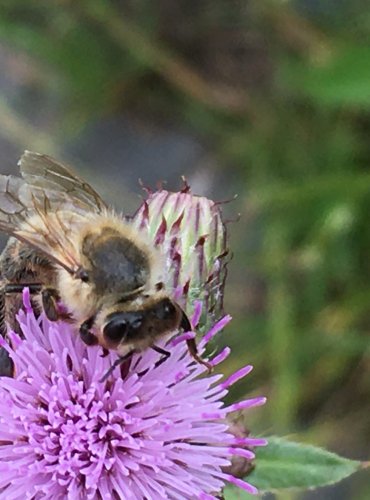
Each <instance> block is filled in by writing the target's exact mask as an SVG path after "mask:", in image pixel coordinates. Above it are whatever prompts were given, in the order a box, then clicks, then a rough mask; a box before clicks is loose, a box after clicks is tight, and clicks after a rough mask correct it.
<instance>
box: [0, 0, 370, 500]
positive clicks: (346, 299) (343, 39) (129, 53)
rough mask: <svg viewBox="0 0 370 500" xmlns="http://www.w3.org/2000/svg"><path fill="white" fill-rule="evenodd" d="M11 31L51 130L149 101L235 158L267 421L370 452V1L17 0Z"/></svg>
mask: <svg viewBox="0 0 370 500" xmlns="http://www.w3.org/2000/svg"><path fill="white" fill-rule="evenodd" d="M367 7H368V6H367ZM0 40H1V41H2V43H3V44H4V46H6V47H7V48H9V50H12V51H14V53H22V54H25V55H26V56H27V57H29V58H30V60H31V61H32V63H29V64H27V69H26V70H25V71H24V73H23V78H24V79H25V80H26V81H27V82H28V84H29V85H31V86H35V87H37V88H39V89H42V91H43V92H44V93H45V95H53V96H54V100H55V101H56V102H57V104H56V107H57V108H58V110H59V114H60V120H58V123H57V124H54V125H53V126H51V127H50V129H49V131H48V133H49V138H50V147H52V145H55V144H56V145H58V142H59V143H60V142H61V141H62V138H65V137H76V136H77V134H78V133H79V132H80V131H81V130H83V129H84V128H85V127H86V126H87V125H88V124H89V123H91V121H93V120H94V119H96V118H97V117H99V116H104V115H109V114H119V113H121V112H130V113H137V114H140V115H141V116H150V117H155V119H158V120H160V121H161V122H164V123H168V124H169V126H172V124H173V123H174V122H175V123H177V124H179V125H180V124H181V125H182V126H185V127H186V128H187V129H188V130H190V131H191V132H192V133H193V134H194V135H196V136H197V137H199V138H200V139H201V140H202V141H203V143H204V144H206V145H207V146H208V148H209V150H210V151H212V153H213V155H214V156H216V157H217V159H218V164H219V168H220V171H221V173H222V172H226V175H228V173H232V174H233V175H232V178H233V179H234V183H235V185H234V186H233V187H232V189H233V190H234V191H238V192H239V194H240V197H239V200H240V207H239V208H240V211H241V213H242V220H241V222H239V224H238V225H235V226H233V227H232V229H231V233H232V239H233V241H232V247H233V249H234V254H235V257H234V260H233V262H232V265H231V269H230V282H231V283H232V286H231V285H230V286H229V289H228V291H227V300H228V304H229V310H230V311H231V312H232V313H233V315H234V317H235V321H234V323H233V326H232V327H231V328H230V332H229V336H228V337H227V339H225V342H227V343H229V344H230V343H231V345H232V347H234V348H237V349H238V352H240V355H239V356H240V357H243V358H244V357H245V359H248V360H249V361H251V360H252V361H253V363H254V364H255V366H256V370H255V372H256V373H255V375H254V381H253V383H254V385H257V384H258V383H259V384H260V387H259V389H258V392H259V393H261V392H262V393H265V394H266V393H267V394H268V396H269V403H268V405H267V406H266V408H265V410H264V411H265V414H264V419H263V421H262V420H261V419H260V418H259V421H258V423H257V424H256V425H257V426H258V425H259V426H260V430H261V431H263V430H264V429H267V428H268V429H269V431H271V430H272V432H274V433H286V432H293V431H296V432H300V433H301V434H302V433H306V438H307V440H309V439H310V440H311V441H312V442H315V443H316V444H320V445H325V446H329V447H331V448H333V449H335V450H336V451H338V452H341V453H342V454H346V455H347V456H349V457H350V458H356V459H360V458H364V459H366V458H367V459H368V458H369V454H370V453H369V452H370V447H369V444H368V443H369V442H370V422H369V418H368V415H369V411H370V398H369V392H370V382H369V380H370V377H369V372H370V352H369V339H368V333H369V328H370V260H369V249H370V230H369V227H368V224H369V223H368V214H369V210H370V171H369V156H370V147H369V144H370V142H369V139H368V137H369V133H370V65H369V59H370V49H369V47H370V45H369V41H370V13H369V9H368V8H366V2H362V1H360V0H354V1H352V2H344V1H337V0H330V1H327V2H318V1H314V0H296V1H293V0H291V1H284V2H283V1H278V0H266V1H261V0H244V1H237V0H233V1H227V2H226V1H222V0H213V1H211V0H178V1H176V2H173V1H171V0H160V1H158V2H152V1H150V0H127V1H119V0H110V1H106V0H90V1H87V0H75V1H69V0H60V1H52V0H47V1H46V0H44V1H38V2H29V1H26V0H11V1H10V0H8V1H6V0H0ZM0 105H1V107H4V106H8V103H6V102H5V101H4V100H3V101H0ZM4 110H5V111H4V113H2V114H3V117H5V118H4V120H5V122H4V120H3V124H2V125H0V131H1V133H2V134H3V135H4V134H5V135H6V134H7V133H8V132H7V131H8V130H9V127H8V125H9V126H12V123H13V122H11V119H10V118H7V112H8V108H6V109H5V108H4ZM15 111H16V112H17V113H19V114H22V110H21V109H15ZM28 118H29V117H27V116H26V117H25V119H26V122H27V120H28ZM9 122H11V123H10V124H9ZM27 123H29V122H27ZM23 125H24V124H23ZM23 125H22V123H20V124H19V126H18V128H17V126H14V127H15V128H14V127H13V128H11V130H12V131H13V132H12V133H13V134H15V138H14V141H15V142H17V140H18V143H22V142H23V141H24V135H25V134H26V135H28V132H27V127H26V129H24V127H23ZM22 127H23V128H22ZM17 130H18V132H19V134H18V135H19V137H18V139H17V137H16V135H17ZM34 132H35V133H36V136H35V137H34V136H32V134H30V135H29V137H31V139H30V140H31V142H32V137H34V142H35V143H37V140H39V139H40V140H41V143H42V141H44V140H45V137H44V136H43V135H42V137H41V138H40V137H39V136H38V135H37V130H35V131H34ZM40 133H41V132H40ZM30 146H32V145H30ZM53 147H54V146H53ZM230 178H231V176H230ZM230 182H231V181H230ZM237 208H238V207H237ZM244 271H245V272H244ZM231 364H235V366H236V365H239V364H240V359H239V358H237V357H236V356H234V358H233V359H232V361H231ZM229 369H230V370H232V369H233V367H232V366H231V365H230V367H229ZM235 391H237V389H235ZM233 396H234V397H239V396H241V394H240V393H238V392H235V393H234V394H233ZM261 411H263V410H261V409H259V410H258V415H260V414H261ZM348 428H349V429H350V432H348ZM307 429H309V430H307ZM360 487H361V488H362V489H361V491H360ZM366 492H367V493H366ZM360 494H361V495H364V498H365V497H366V495H367V494H370V487H369V484H362V485H361V486H359V487H358V490H353V491H351V495H353V496H351V498H355V497H358V498H359V497H360V496H359V495H360ZM356 495H357V496H356Z"/></svg>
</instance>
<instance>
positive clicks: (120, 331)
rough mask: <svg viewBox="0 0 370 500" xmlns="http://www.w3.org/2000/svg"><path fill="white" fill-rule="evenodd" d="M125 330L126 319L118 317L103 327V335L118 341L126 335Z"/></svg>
mask: <svg viewBox="0 0 370 500" xmlns="http://www.w3.org/2000/svg"><path fill="white" fill-rule="evenodd" d="M127 330H128V324H127V321H126V320H125V319H123V318H119V317H118V318H115V319H113V320H112V321H110V322H109V323H108V324H107V325H106V326H105V327H104V336H105V337H106V338H108V339H109V340H113V341H120V340H122V339H123V338H124V337H125V336H126V335H127Z"/></svg>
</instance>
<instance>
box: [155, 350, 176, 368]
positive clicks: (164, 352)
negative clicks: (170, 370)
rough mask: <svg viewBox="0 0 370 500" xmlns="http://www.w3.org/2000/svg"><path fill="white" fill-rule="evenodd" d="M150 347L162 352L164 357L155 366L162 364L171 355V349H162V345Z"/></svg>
mask: <svg viewBox="0 0 370 500" xmlns="http://www.w3.org/2000/svg"><path fill="white" fill-rule="evenodd" d="M150 347H151V349H153V351H155V352H158V353H159V354H162V357H161V358H160V359H159V360H158V361H157V362H156V363H155V365H154V367H155V368H157V366H160V365H161V364H162V363H164V362H165V361H166V360H167V359H168V358H169V357H170V356H171V353H170V352H169V351H166V350H165V349H162V347H158V346H156V345H152V346H150Z"/></svg>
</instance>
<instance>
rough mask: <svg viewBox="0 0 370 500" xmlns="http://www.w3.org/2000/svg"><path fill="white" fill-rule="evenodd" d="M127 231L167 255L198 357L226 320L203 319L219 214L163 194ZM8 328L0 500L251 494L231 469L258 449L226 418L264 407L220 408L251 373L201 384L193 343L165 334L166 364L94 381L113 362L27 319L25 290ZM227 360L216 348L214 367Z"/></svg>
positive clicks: (56, 328)
mask: <svg viewBox="0 0 370 500" xmlns="http://www.w3.org/2000/svg"><path fill="white" fill-rule="evenodd" d="M185 221H186V223H185ZM133 223H134V224H135V225H136V226H137V227H138V228H139V229H140V230H142V231H147V233H148V234H149V235H150V236H151V237H152V238H153V242H154V244H155V245H157V246H159V247H160V250H161V252H162V254H163V255H164V256H165V258H166V266H167V274H168V277H169V278H168V283H167V285H168V286H171V283H172V289H173V293H174V294H175V295H176V297H175V298H176V300H181V298H182V299H183V300H184V302H185V305H186V306H187V307H188V311H192V317H191V323H192V325H193V326H194V327H195V328H196V329H197V330H199V326H201V325H202V327H203V330H204V331H205V334H204V335H203V337H202V339H201V340H200V342H199V344H198V347H199V352H200V354H202V353H204V351H205V349H206V345H207V343H208V342H209V341H210V340H211V339H212V338H213V337H214V336H215V335H216V334H217V333H218V332H220V331H221V330H222V329H223V328H224V327H225V326H226V325H227V323H228V322H229V321H230V317H229V316H223V317H221V318H220V319H218V320H217V321H211V320H210V318H211V317H212V316H213V314H215V313H216V312H217V313H218V314H219V313H220V311H221V306H220V303H221V302H222V296H223V285H224V272H225V262H224V255H225V254H226V244H225V232H224V226H223V224H222V220H221V217H220V213H219V211H218V208H217V206H216V205H215V204H213V203H212V202H209V201H208V200H206V199H204V198H194V197H192V196H191V195H190V194H189V193H188V192H183V193H179V194H177V195H172V194H170V193H166V192H164V191H161V192H159V193H156V194H155V193H154V194H152V195H150V196H149V198H148V199H147V200H146V201H145V202H144V204H143V205H142V207H141V208H140V209H139V211H138V212H137V214H136V216H135V217H134V219H133ZM215 231H216V233H217V235H216V236H215ZM194 298H197V300H194ZM202 311H203V314H202ZM204 318H205V319H204ZM18 321H19V324H20V328H21V331H22V336H19V335H17V334H15V333H14V332H9V338H10V341H11V342H10V345H9V344H8V343H6V342H5V341H3V340H2V341H1V345H2V347H3V348H4V349H6V350H7V351H8V353H9V354H10V356H11V358H12V360H13V362H14V365H15V369H16V376H15V378H14V379H12V378H8V377H2V378H0V495H1V497H2V498H6V499H7V500H8V499H14V500H15V499H19V498H28V499H36V500H39V499H43V498H53V499H56V500H58V499H71V500H72V499H73V500H76V499H104V500H105V499H117V498H120V499H135V500H144V499H145V500H152V499H153V500H154V499H158V498H169V499H184V498H188V499H193V498H194V499H196V498H197V499H203V500H209V499H212V498H216V497H215V496H214V495H218V494H219V493H220V492H222V490H223V488H224V486H225V485H226V484H227V483H230V482H231V483H233V484H235V485H237V486H238V487H240V488H243V489H245V490H246V491H248V492H249V493H252V494H253V493H256V489H255V488H254V487H253V486H252V485H250V484H249V483H247V482H245V481H244V480H242V479H240V478H239V477H237V476H238V474H235V475H234V472H233V467H234V464H235V457H241V458H242V459H243V462H242V463H243V466H242V467H240V466H238V467H239V470H241V469H242V470H243V471H246V470H247V469H248V467H247V466H245V463H246V461H247V465H248V461H249V462H250V461H251V460H253V458H254V454H253V452H252V451H251V448H252V449H253V447H255V446H260V445H264V444H265V441H264V440H263V439H254V438H251V437H249V436H246V435H240V434H235V432H233V430H232V429H231V428H230V426H229V424H228V422H227V418H228V416H229V415H230V414H231V413H232V412H234V411H237V410H244V409H248V408H250V407H253V406H259V405H261V404H263V403H264V401H265V399H264V398H254V399H247V400H244V401H240V402H238V403H235V404H232V405H230V406H225V405H224V403H223V400H224V398H225V396H226V395H227V393H228V389H229V387H230V386H231V385H232V384H234V383H235V382H237V381H239V380H241V379H243V378H244V377H245V376H246V375H247V374H248V373H249V372H250V371H251V369H252V367H251V366H248V365H247V366H244V367H242V368H241V369H240V370H238V371H237V372H236V373H234V374H233V375H231V376H230V377H229V378H227V379H226V380H222V375H210V374H205V371H206V368H205V367H204V366H203V365H200V364H197V363H195V362H194V360H193V359H192V358H191V356H190V355H189V353H188V350H187V347H186V343H185V342H184V340H186V339H188V338H189V336H193V335H195V334H194V333H192V332H184V333H182V334H179V332H173V333H172V334H170V335H168V336H167V337H166V338H163V339H162V341H161V342H159V343H158V346H159V347H162V348H164V349H166V350H168V351H169V352H170V353H171V356H170V357H169V358H168V359H167V360H166V361H165V362H164V363H162V364H158V363H157V361H158V354H157V353H156V352H154V351H153V350H150V349H148V350H146V351H145V352H143V353H138V354H134V355H133V357H132V358H131V360H130V364H129V366H125V367H124V369H120V368H116V370H115V371H114V372H113V374H112V376H111V377H109V378H108V379H107V380H106V381H104V382H100V380H101V377H102V375H103V374H104V373H106V371H107V370H108V369H109V367H110V366H111V365H112V363H114V361H115V360H116V359H117V355H116V354H115V353H112V352H111V353H109V355H108V356H105V357H103V356H102V354H103V351H102V349H101V348H100V347H98V346H95V347H87V346H86V345H85V344H84V343H83V342H82V341H81V340H80V338H79V336H78V335H77V334H76V332H75V330H74V329H73V328H72V327H71V326H70V325H68V324H66V323H62V322H59V323H51V322H49V321H48V320H47V319H46V318H45V317H44V315H41V316H40V317H39V318H36V317H35V315H34V312H33V311H32V308H31V304H30V300H29V293H28V290H25V292H24V310H22V311H20V313H19V315H18ZM208 323H212V326H211V327H206V325H208ZM229 353H230V349H228V348H225V349H223V350H222V351H221V352H220V353H218V354H216V355H215V356H214V357H213V358H212V359H211V363H212V365H217V364H219V363H221V362H222V361H223V360H224V359H225V358H226V357H227V356H228V355H229Z"/></svg>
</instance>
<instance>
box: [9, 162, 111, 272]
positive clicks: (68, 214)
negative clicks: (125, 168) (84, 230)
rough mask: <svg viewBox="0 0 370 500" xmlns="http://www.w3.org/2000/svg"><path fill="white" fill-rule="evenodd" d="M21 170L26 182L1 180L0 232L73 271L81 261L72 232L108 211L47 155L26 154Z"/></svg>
mask: <svg viewBox="0 0 370 500" xmlns="http://www.w3.org/2000/svg"><path fill="white" fill-rule="evenodd" d="M39 160H40V162H39V163H40V165H38V161H39ZM21 169H22V175H23V179H22V178H19V177H14V176H11V175H10V176H5V175H1V176H0V230H1V231H4V232H5V233H8V234H10V235H12V236H14V237H16V238H18V239H19V240H21V241H22V242H24V243H26V244H28V245H30V246H32V247H34V248H36V249H38V250H40V251H41V252H43V253H44V254H45V255H47V256H48V257H49V259H50V260H51V261H52V262H54V263H57V264H58V265H60V266H62V267H64V268H65V269H66V270H67V271H68V272H70V273H72V274H73V273H75V272H76V271H77V270H78V268H79V267H80V263H79V259H78V249H77V248H76V246H75V242H74V239H73V238H72V235H73V232H74V231H75V230H77V228H78V225H79V224H81V222H82V223H83V222H84V221H86V219H87V218H88V217H89V215H90V216H91V214H93V213H94V212H95V213H99V211H101V210H102V209H103V208H104V203H103V201H102V200H101V199H100V197H99V195H98V194H97V193H95V191H94V190H93V189H92V188H91V187H90V186H89V185H88V184H86V183H85V182H84V181H82V180H81V179H79V178H77V177H75V176H74V175H73V174H71V173H70V172H69V171H68V170H67V169H65V167H63V166H62V165H60V164H58V163H56V162H54V160H52V159H51V158H48V157H46V156H43V155H37V154H35V153H28V152H26V153H25V154H24V155H23V157H22V159H21ZM84 193H85V194H84Z"/></svg>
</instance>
